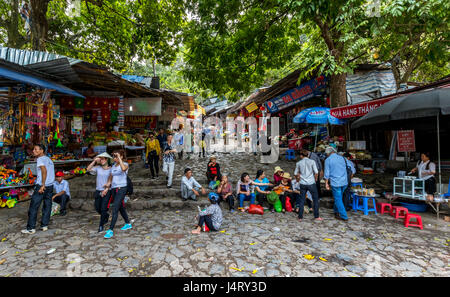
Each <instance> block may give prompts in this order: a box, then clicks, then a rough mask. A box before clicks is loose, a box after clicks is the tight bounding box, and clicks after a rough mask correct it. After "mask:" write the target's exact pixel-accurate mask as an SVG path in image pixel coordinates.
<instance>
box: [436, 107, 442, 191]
mask: <svg viewBox="0 0 450 297" xmlns="http://www.w3.org/2000/svg"><path fill="white" fill-rule="evenodd" d="M439 113H440V112H438V114H437V139H438V162H439V165H438V166H439V194H441V193H442V176H441V135H440V132H439Z"/></svg>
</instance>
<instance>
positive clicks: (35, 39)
mask: <svg viewBox="0 0 450 297" xmlns="http://www.w3.org/2000/svg"><path fill="white" fill-rule="evenodd" d="M48 2H49V0H30V4H31V47H32V48H33V50H39V51H45V48H46V46H45V42H46V39H47V34H48V22H47V9H48Z"/></svg>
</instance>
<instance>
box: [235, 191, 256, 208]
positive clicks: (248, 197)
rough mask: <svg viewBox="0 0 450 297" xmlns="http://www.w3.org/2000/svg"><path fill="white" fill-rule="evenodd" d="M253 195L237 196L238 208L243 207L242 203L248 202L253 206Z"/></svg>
mask: <svg viewBox="0 0 450 297" xmlns="http://www.w3.org/2000/svg"><path fill="white" fill-rule="evenodd" d="M255 199H256V197H255V193H251V194H250V195H245V194H239V207H244V201H248V200H250V204H255Z"/></svg>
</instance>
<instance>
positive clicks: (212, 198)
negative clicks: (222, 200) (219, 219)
mask: <svg viewBox="0 0 450 297" xmlns="http://www.w3.org/2000/svg"><path fill="white" fill-rule="evenodd" d="M208 198H209V200H210V201H211V202H213V203H217V201H219V195H217V194H216V193H214V192H211V193H209V195H208Z"/></svg>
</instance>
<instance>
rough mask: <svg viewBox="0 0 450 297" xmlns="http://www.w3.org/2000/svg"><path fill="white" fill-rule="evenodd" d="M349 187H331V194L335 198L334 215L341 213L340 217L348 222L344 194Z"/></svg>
mask: <svg viewBox="0 0 450 297" xmlns="http://www.w3.org/2000/svg"><path fill="white" fill-rule="evenodd" d="M346 188H347V186H343V187H333V186H331V192H332V193H333V197H334V213H339V215H340V217H341V218H342V219H344V220H347V219H348V217H347V212H346V210H345V207H344V203H343V202H342V195H343V194H344V191H345V189H346Z"/></svg>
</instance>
